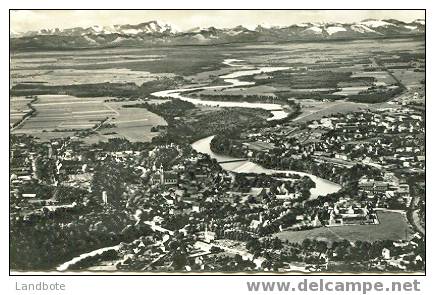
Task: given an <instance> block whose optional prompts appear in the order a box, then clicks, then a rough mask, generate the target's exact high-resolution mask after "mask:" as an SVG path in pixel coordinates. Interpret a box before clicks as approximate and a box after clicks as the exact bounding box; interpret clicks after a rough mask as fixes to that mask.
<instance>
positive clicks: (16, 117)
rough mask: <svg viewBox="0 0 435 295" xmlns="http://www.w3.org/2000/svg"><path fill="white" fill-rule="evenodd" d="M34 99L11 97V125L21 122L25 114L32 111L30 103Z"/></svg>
mask: <svg viewBox="0 0 435 295" xmlns="http://www.w3.org/2000/svg"><path fill="white" fill-rule="evenodd" d="M31 101H32V98H26V97H11V98H10V102H11V104H10V118H9V124H10V125H11V126H13V125H15V124H17V123H18V122H20V121H21V120H22V119H23V118H24V116H25V115H27V114H28V113H29V112H31V109H30V108H29V106H28V104H29V103H30V102H31Z"/></svg>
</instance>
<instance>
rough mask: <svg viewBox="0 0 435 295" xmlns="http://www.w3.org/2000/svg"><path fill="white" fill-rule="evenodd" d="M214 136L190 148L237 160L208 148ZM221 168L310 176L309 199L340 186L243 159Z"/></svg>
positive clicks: (221, 157)
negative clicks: (314, 184)
mask: <svg viewBox="0 0 435 295" xmlns="http://www.w3.org/2000/svg"><path fill="white" fill-rule="evenodd" d="M213 137H214V136H209V137H206V138H203V139H200V140H198V141H196V142H194V143H193V144H192V148H193V149H194V150H196V151H197V152H200V153H204V154H208V155H210V157H212V158H213V159H216V160H217V161H218V162H223V161H231V160H237V158H233V157H230V156H224V155H219V154H216V153H214V152H213V151H212V150H211V149H210V142H211V140H212V139H213ZM220 165H221V167H222V168H224V169H225V170H228V171H232V172H237V173H264V174H273V173H291V174H299V175H301V176H308V177H310V178H311V179H312V180H313V181H314V182H315V183H316V187H315V188H312V189H311V190H310V192H311V199H313V198H317V197H318V196H321V195H326V194H331V193H335V192H337V191H339V190H340V189H341V186H340V185H338V184H336V183H334V182H331V181H329V180H326V179H323V178H320V177H317V176H315V175H312V174H308V173H305V172H299V171H292V170H274V169H266V168H264V167H262V166H260V165H258V164H256V163H254V162H251V161H248V160H244V161H238V162H233V163H223V164H220Z"/></svg>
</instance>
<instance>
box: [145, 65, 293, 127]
mask: <svg viewBox="0 0 435 295" xmlns="http://www.w3.org/2000/svg"><path fill="white" fill-rule="evenodd" d="M235 61H242V60H234V59H226V60H225V61H224V62H223V64H225V65H228V66H231V67H237V69H239V71H236V72H233V73H231V74H226V75H222V76H219V77H220V78H222V79H223V80H224V81H225V82H226V83H228V84H226V85H216V86H203V87H193V88H181V89H172V90H163V91H158V92H154V93H152V94H151V95H153V96H155V97H161V98H163V97H166V98H167V97H170V98H178V99H180V100H183V101H188V102H191V103H193V104H195V105H205V106H215V107H227V108H228V107H229V108H234V107H239V108H251V109H252V108H259V109H264V110H268V111H270V112H271V114H272V117H270V118H268V120H279V119H284V118H285V117H287V116H288V113H287V112H286V111H284V109H283V106H282V105H280V104H275V103H256V102H243V101H214V100H202V99H199V98H191V97H187V96H183V95H182V93H183V92H188V91H195V90H205V89H224V88H233V87H240V86H251V85H254V84H255V82H246V81H240V80H238V79H236V78H240V77H245V76H252V75H256V74H261V73H271V72H276V71H283V70H287V69H289V67H260V68H252V67H250V66H247V65H237V64H234V63H233V62H235Z"/></svg>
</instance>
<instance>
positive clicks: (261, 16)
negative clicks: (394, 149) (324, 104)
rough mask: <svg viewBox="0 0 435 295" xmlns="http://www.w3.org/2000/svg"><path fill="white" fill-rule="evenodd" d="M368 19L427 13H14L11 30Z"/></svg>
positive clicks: (226, 25)
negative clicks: (155, 22)
mask: <svg viewBox="0 0 435 295" xmlns="http://www.w3.org/2000/svg"><path fill="white" fill-rule="evenodd" d="M367 18H375V19H388V18H394V19H397V20H401V21H405V22H410V21H413V20H415V19H419V18H420V19H424V18H425V15H424V10H15V11H11V17H10V21H11V30H12V31H14V32H26V31H33V30H40V29H52V28H60V29H65V28H72V27H90V26H93V25H99V26H106V25H115V24H138V23H142V22H147V21H151V20H157V21H158V22H161V23H168V24H171V25H172V26H173V27H174V28H175V29H177V30H188V29H191V28H194V27H210V26H214V27H217V28H229V27H235V26H238V25H243V26H245V27H247V28H255V27H256V26H257V25H259V24H260V25H276V26H286V25H292V24H298V23H303V22H346V23H352V22H358V21H361V20H363V19H367Z"/></svg>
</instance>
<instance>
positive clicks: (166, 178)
mask: <svg viewBox="0 0 435 295" xmlns="http://www.w3.org/2000/svg"><path fill="white" fill-rule="evenodd" d="M151 183H152V184H160V185H166V186H172V185H177V184H178V174H177V173H176V172H173V171H164V169H163V166H160V169H158V170H157V171H156V172H155V173H154V174H153V175H152V176H151Z"/></svg>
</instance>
